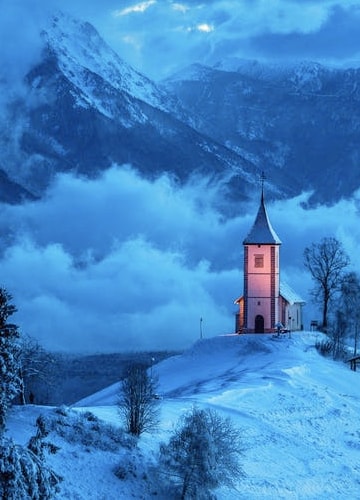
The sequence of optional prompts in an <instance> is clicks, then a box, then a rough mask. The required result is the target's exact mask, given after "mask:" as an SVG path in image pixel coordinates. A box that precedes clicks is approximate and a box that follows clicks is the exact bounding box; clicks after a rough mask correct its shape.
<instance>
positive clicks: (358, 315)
mask: <svg viewBox="0 0 360 500" xmlns="http://www.w3.org/2000/svg"><path fill="white" fill-rule="evenodd" d="M340 292H341V295H340V301H339V304H340V308H341V310H342V311H343V314H344V317H345V321H346V333H347V335H348V336H349V337H351V338H352V339H353V341H354V356H356V355H357V345H358V338H359V331H360V277H359V275H358V274H357V273H355V272H350V273H347V274H346V275H345V276H344V279H343V281H342V283H341V289H340Z"/></svg>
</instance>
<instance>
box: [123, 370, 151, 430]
mask: <svg viewBox="0 0 360 500" xmlns="http://www.w3.org/2000/svg"><path fill="white" fill-rule="evenodd" d="M157 385H158V384H157V379H156V377H154V376H153V373H152V374H151V376H150V375H149V374H148V372H147V370H146V367H145V366H144V365H141V364H133V365H131V366H130V368H129V370H128V373H127V376H126V378H125V379H124V380H123V381H122V383H121V391H120V396H119V402H118V408H119V413H120V415H121V417H122V419H123V422H124V424H125V428H126V430H127V431H128V432H129V433H130V434H132V435H133V436H137V437H138V436H140V434H142V433H143V432H145V431H153V430H155V429H156V428H157V425H158V422H159V397H158V395H157Z"/></svg>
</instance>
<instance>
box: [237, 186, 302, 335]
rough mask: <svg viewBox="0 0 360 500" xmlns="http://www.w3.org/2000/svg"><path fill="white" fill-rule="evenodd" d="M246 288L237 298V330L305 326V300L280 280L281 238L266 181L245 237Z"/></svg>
mask: <svg viewBox="0 0 360 500" xmlns="http://www.w3.org/2000/svg"><path fill="white" fill-rule="evenodd" d="M243 246H244V288H243V295H242V296H241V297H239V298H238V299H236V300H235V304H237V305H238V306H239V310H238V312H237V314H236V322H235V331H236V332H237V333H271V332H274V331H279V330H280V329H281V330H287V331H294V330H302V329H303V319H302V307H303V305H304V304H305V302H304V301H303V300H302V299H301V298H300V297H299V296H298V295H297V294H296V293H295V292H294V291H293V290H292V289H291V287H290V286H288V285H287V284H285V283H282V282H281V281H280V246H281V241H280V238H279V237H278V235H277V234H276V232H275V231H274V229H273V227H272V225H271V223H270V220H269V217H268V214H267V211H266V206H265V201H264V182H262V189H261V200H260V206H259V209H258V213H257V216H256V219H255V222H254V224H253V226H252V228H251V229H250V232H249V234H248V235H247V236H246V238H245V239H244V241H243Z"/></svg>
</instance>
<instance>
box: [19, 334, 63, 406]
mask: <svg viewBox="0 0 360 500" xmlns="http://www.w3.org/2000/svg"><path fill="white" fill-rule="evenodd" d="M20 345H21V354H20V375H21V393H20V400H21V403H22V404H26V403H27V402H28V400H29V402H30V403H31V402H33V400H34V397H35V396H34V392H33V391H34V388H33V385H34V384H36V383H41V384H44V385H47V386H50V385H51V382H52V379H53V366H54V363H55V361H54V358H53V356H52V355H51V354H50V353H49V352H48V351H46V350H45V349H44V348H43V347H42V346H41V345H40V344H39V342H38V341H37V340H36V339H34V338H32V337H30V336H28V335H23V336H22V338H21V341H20Z"/></svg>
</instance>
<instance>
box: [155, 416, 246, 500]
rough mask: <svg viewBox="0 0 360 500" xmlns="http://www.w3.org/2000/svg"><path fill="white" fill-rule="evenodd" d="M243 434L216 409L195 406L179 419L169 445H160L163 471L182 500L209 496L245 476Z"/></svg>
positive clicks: (160, 463) (232, 484)
mask: <svg viewBox="0 0 360 500" xmlns="http://www.w3.org/2000/svg"><path fill="white" fill-rule="evenodd" d="M241 451H242V450H241V446H240V433H239V431H238V430H237V429H235V428H234V427H233V425H232V423H231V421H230V419H228V418H226V419H224V418H222V417H221V416H220V415H219V414H218V413H217V412H215V411H213V410H210V409H205V410H200V409H197V408H193V409H192V411H190V412H189V413H188V414H186V415H185V416H184V417H183V418H182V419H180V421H179V423H178V425H177V428H176V430H175V432H174V434H173V435H172V437H171V438H170V441H169V443H168V444H162V445H161V446H160V460H159V465H160V473H162V474H164V476H165V478H167V479H168V482H169V483H170V484H172V485H173V488H174V489H175V493H176V494H177V495H179V496H180V498H181V499H186V498H196V499H201V498H204V499H205V498H206V499H208V498H210V497H211V493H210V491H211V490H212V489H214V488H217V487H219V486H222V485H226V486H234V485H235V483H236V482H237V481H238V480H239V479H240V478H241V477H242V475H243V472H242V469H241V466H240V465H239V457H240V455H241Z"/></svg>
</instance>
